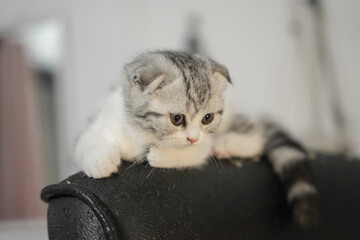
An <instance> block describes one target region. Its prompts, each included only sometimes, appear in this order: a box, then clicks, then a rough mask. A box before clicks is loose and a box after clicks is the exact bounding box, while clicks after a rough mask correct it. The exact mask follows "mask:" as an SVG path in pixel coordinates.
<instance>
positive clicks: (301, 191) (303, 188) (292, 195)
mask: <svg viewBox="0 0 360 240" xmlns="http://www.w3.org/2000/svg"><path fill="white" fill-rule="evenodd" d="M316 193H317V191H316V189H315V187H314V186H313V185H311V184H309V183H307V182H305V181H298V182H296V183H295V184H294V185H292V186H291V188H290V190H289V192H288V195H287V200H288V202H292V201H293V200H294V199H296V198H299V197H302V196H304V195H307V194H316Z"/></svg>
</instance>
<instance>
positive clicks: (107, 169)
mask: <svg viewBox="0 0 360 240" xmlns="http://www.w3.org/2000/svg"><path fill="white" fill-rule="evenodd" d="M119 165H120V152H119V151H118V150H117V149H116V148H113V147H103V148H97V147H95V148H93V149H91V150H88V152H86V153H85V154H84V156H83V159H82V167H83V170H84V172H85V173H86V175H88V176H89V177H93V178H104V177H108V176H110V175H111V174H112V173H115V172H117V171H118V166H119Z"/></svg>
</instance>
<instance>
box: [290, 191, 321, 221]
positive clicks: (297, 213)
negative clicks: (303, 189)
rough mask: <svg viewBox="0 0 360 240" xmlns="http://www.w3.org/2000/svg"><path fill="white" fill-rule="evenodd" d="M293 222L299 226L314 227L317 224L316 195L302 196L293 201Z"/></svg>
mask: <svg viewBox="0 0 360 240" xmlns="http://www.w3.org/2000/svg"><path fill="white" fill-rule="evenodd" d="M292 208H293V215H294V219H295V222H296V223H297V224H298V225H299V226H300V227H301V228H314V227H316V226H317V225H318V224H319V210H318V204H317V199H316V196H313V195H310V196H304V197H302V198H299V199H297V200H295V202H294V203H293V206H292Z"/></svg>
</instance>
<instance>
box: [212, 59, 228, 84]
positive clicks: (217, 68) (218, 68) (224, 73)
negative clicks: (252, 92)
mask: <svg viewBox="0 0 360 240" xmlns="http://www.w3.org/2000/svg"><path fill="white" fill-rule="evenodd" d="M210 65H211V68H212V72H213V73H214V75H217V77H222V78H224V79H222V80H226V81H227V83H231V79H230V75H229V71H228V69H227V68H226V67H224V66H223V65H221V64H219V63H217V62H215V61H214V60H212V59H210ZM216 73H218V74H216Z"/></svg>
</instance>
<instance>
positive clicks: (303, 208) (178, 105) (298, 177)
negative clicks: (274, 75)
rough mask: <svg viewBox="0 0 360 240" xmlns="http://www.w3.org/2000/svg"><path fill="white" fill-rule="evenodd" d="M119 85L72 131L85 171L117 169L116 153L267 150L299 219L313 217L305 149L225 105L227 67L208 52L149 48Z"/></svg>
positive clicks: (160, 159)
mask: <svg viewBox="0 0 360 240" xmlns="http://www.w3.org/2000/svg"><path fill="white" fill-rule="evenodd" d="M123 78H124V79H123V81H122V85H121V86H120V87H119V88H118V89H117V90H116V91H115V92H113V93H112V95H111V96H110V97H109V98H108V100H107V102H106V103H105V105H104V106H103V107H102V109H101V111H100V113H99V114H98V115H97V117H96V119H95V121H94V122H93V123H92V124H91V125H90V126H89V128H88V129H87V131H85V132H84V133H83V134H82V135H81V136H80V138H79V140H78V141H77V144H76V148H75V159H76V161H77V162H78V163H79V164H80V165H81V167H82V169H83V171H84V172H85V173H86V174H87V175H88V176H90V177H94V178H102V177H107V176H109V175H111V174H112V173H114V172H117V168H118V166H119V165H120V164H121V159H126V160H127V161H134V162H135V161H143V160H145V159H146V160H147V161H148V162H149V164H150V165H151V166H153V167H159V168H185V167H195V166H201V165H203V164H205V163H206V161H207V159H208V158H209V157H210V156H211V155H212V154H214V155H216V156H217V157H218V158H226V157H240V158H255V157H258V156H260V155H263V154H266V155H267V157H268V159H269V161H270V162H271V163H272V166H273V169H274V171H275V173H277V174H278V175H279V177H280V178H281V180H282V181H283V183H284V185H285V188H286V191H287V198H288V202H289V203H290V204H292V206H293V211H294V216H295V219H296V221H298V222H299V223H300V224H301V225H304V226H306V225H313V224H315V223H316V222H317V208H316V195H317V190H316V187H315V185H314V183H313V180H312V177H311V176H312V175H311V169H310V166H309V161H308V156H307V153H306V151H305V150H304V149H303V148H302V147H301V146H300V145H299V144H298V143H297V142H296V141H294V140H292V139H291V138H290V137H289V136H288V135H287V134H286V133H284V131H282V130H281V129H280V128H278V127H277V126H274V125H271V124H257V123H252V122H250V121H249V120H248V119H247V118H246V117H245V116H244V115H239V114H234V113H233V111H232V110H231V108H229V107H228V106H226V104H225V103H224V100H223V96H222V93H223V92H224V90H225V88H226V87H227V85H229V84H230V83H231V81H230V77H229V73H228V70H227V69H226V68H225V67H224V66H222V65H220V64H218V63H217V62H215V61H213V60H212V59H210V58H206V57H202V56H199V55H195V54H188V53H184V52H172V51H158V52H149V53H146V54H143V55H140V56H138V57H137V58H135V59H134V60H133V61H132V62H131V63H129V64H126V65H125V67H124V77H123Z"/></svg>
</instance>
